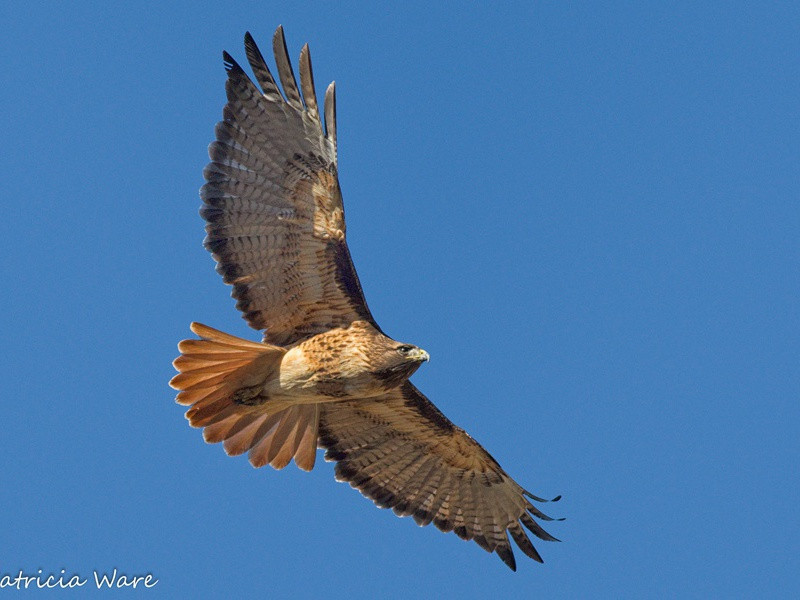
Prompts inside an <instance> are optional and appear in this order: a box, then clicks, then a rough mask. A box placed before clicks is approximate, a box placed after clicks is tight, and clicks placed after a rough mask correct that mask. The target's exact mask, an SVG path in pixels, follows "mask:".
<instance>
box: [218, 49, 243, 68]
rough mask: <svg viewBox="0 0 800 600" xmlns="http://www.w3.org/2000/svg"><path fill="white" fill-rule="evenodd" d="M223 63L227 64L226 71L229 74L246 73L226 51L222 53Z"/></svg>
mask: <svg viewBox="0 0 800 600" xmlns="http://www.w3.org/2000/svg"><path fill="white" fill-rule="evenodd" d="M222 62H223V63H224V64H225V71H226V72H227V73H232V74H239V73H244V71H243V70H242V67H240V66H239V63H237V62H236V60H235V59H234V58H233V57H232V56H231V55H230V54H228V52H227V51H225V50H223V51H222Z"/></svg>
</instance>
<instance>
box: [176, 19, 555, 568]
mask: <svg viewBox="0 0 800 600" xmlns="http://www.w3.org/2000/svg"><path fill="white" fill-rule="evenodd" d="M244 44H245V51H246V54H247V60H248V61H249V63H250V66H251V67H252V70H253V75H254V76H255V80H256V82H257V83H258V86H259V87H257V86H256V85H255V84H254V83H253V81H252V80H251V79H250V78H249V77H248V76H247V74H246V73H245V72H244V71H243V70H242V68H241V67H240V66H239V64H238V63H237V62H236V61H235V60H234V59H233V58H232V57H231V56H230V55H229V54H228V53H227V52H225V53H223V58H224V62H225V68H226V70H227V74H228V79H227V81H226V83H225V91H226V92H227V98H228V102H227V104H226V105H225V107H224V109H223V120H222V121H220V122H219V123H217V126H216V129H215V138H216V139H215V141H213V142H212V143H211V145H210V146H209V156H210V158H211V162H210V163H209V164H208V166H207V167H206V168H205V170H204V173H203V174H204V176H205V180H206V183H205V185H203V187H202V188H201V190H200V197H201V198H202V200H203V206H202V208H201V210H200V214H201V215H202V217H203V218H204V219H205V220H206V222H207V224H206V232H207V236H206V239H205V242H204V245H205V247H206V248H207V249H208V250H209V251H210V252H211V254H212V255H213V257H214V260H215V261H216V263H217V271H218V272H219V273H220V275H222V278H223V281H224V282H225V283H227V284H229V285H232V286H233V292H232V296H233V297H234V298H235V299H236V301H237V303H236V308H238V309H239V310H240V311H242V313H243V317H244V318H245V319H246V320H247V323H248V324H249V325H250V326H251V327H253V328H254V329H256V330H259V331H261V330H263V331H264V333H263V340H262V341H261V342H253V341H249V340H245V339H242V338H239V337H235V336H232V335H229V334H226V333H223V332H221V331H217V330H216V329H212V328H211V327H208V326H206V325H201V324H200V323H192V325H191V330H192V332H194V333H195V334H196V335H197V336H198V337H199V339H188V340H183V341H182V342H180V343H179V344H178V349H179V351H180V353H181V354H180V356H179V357H178V358H176V359H175V361H174V363H173V364H174V366H175V368H176V370H177V371H178V372H179V373H178V374H177V375H175V377H173V379H172V380H171V381H170V385H171V386H172V387H173V388H175V389H177V390H179V393H178V395H177V402H178V403H180V404H183V405H186V406H189V407H190V408H189V409H188V411H187V412H186V418H187V419H188V420H189V423H190V424H191V425H192V426H193V427H202V428H203V437H204V439H205V440H206V442H209V443H219V442H222V445H223V447H224V448H225V451H226V452H227V453H228V454H229V455H240V454H244V453H247V454H248V458H249V460H250V463H251V464H252V465H253V466H254V467H263V466H264V465H267V464H269V465H271V466H272V467H274V468H276V469H282V468H284V467H285V466H286V465H288V464H289V463H290V462H291V460H292V459H294V462H295V464H296V465H297V466H298V467H300V468H301V469H303V470H306V471H310V470H311V469H312V468H313V467H314V462H315V458H316V451H317V447H320V448H324V449H325V451H326V452H325V459H326V460H328V461H335V462H336V469H335V474H336V479H337V480H339V481H346V482H348V483H350V485H351V486H353V487H354V488H356V489H358V490H359V491H360V492H361V493H362V494H364V495H365V496H367V497H368V498H370V499H372V500H373V501H374V502H375V504H377V505H378V506H379V507H381V508H391V509H392V510H393V511H394V512H395V513H396V514H397V515H399V516H412V517H413V518H414V520H415V521H416V522H417V523H418V524H419V525H428V524H430V523H434V524H435V525H436V527H438V528H439V529H440V530H442V531H445V532H448V531H453V532H455V533H456V534H457V535H458V536H459V537H461V538H462V539H465V540H474V541H475V542H476V543H477V544H478V545H479V546H480V547H481V548H483V549H484V550H486V551H488V552H496V553H497V554H498V556H499V557H500V558H501V559H502V560H503V562H505V564H506V565H508V566H509V567H510V568H511V569H512V570H516V561H515V559H514V553H513V551H512V549H511V544H510V542H509V535H510V536H511V538H512V539H513V540H514V542H515V543H516V545H517V546H518V547H519V548H520V550H522V552H523V553H524V554H526V555H527V556H529V557H530V558H532V559H534V560H536V561H539V562H542V559H541V557H540V556H539V553H538V552H537V551H536V549H535V548H534V546H533V544H532V543H531V541H530V539H529V538H528V536H527V534H526V532H525V529H524V528H527V530H528V531H530V532H532V533H533V534H534V535H535V536H536V537H538V538H540V539H542V540H548V541H557V540H556V538H554V537H553V536H551V535H550V534H548V533H547V532H546V531H545V530H544V529H542V527H541V525H539V523H538V522H537V520H536V519H538V520H544V521H550V520H552V519H551V518H550V517H548V516H546V515H545V514H544V513H542V512H541V511H540V510H539V509H538V508H536V507H535V506H534V505H533V504H532V503H531V500H533V501H537V502H545V500H544V499H542V498H539V497H537V496H534V495H533V494H531V493H530V492H528V491H527V490H525V489H524V488H522V487H521V486H520V485H519V484H518V483H517V482H516V481H514V480H513V479H512V478H511V477H510V476H509V475H508V474H507V473H506V472H505V471H504V470H503V469H502V468H501V467H500V465H499V464H498V463H497V461H496V460H495V459H494V458H492V457H491V455H489V453H488V452H487V451H486V450H484V449H483V447H482V446H481V445H480V444H478V443H477V442H476V441H475V440H474V439H472V437H470V435H469V434H467V433H466V432H465V431H464V430H463V429H460V428H459V427H456V426H455V425H453V423H451V422H450V420H449V419H448V418H447V417H445V416H444V415H443V414H442V413H441V412H440V411H439V410H438V409H437V408H436V407H435V406H434V405H433V403H431V402H430V401H429V400H428V399H427V398H426V397H425V396H424V395H423V394H422V393H421V392H420V391H419V390H418V389H417V388H416V387H415V386H414V384H412V383H411V382H410V381H409V377H410V376H411V375H412V374H413V373H414V372H415V371H416V370H417V369H418V368H419V366H420V365H421V364H422V363H423V362H425V361H427V360H428V354H427V352H425V351H424V350H422V349H421V348H418V347H417V346H415V345H413V344H408V343H404V342H398V341H395V340H393V339H392V338H390V337H389V336H387V335H386V334H385V333H384V332H383V331H382V330H381V328H380V327H379V326H378V324H377V323H376V322H375V320H374V319H373V317H372V314H371V313H370V310H369V308H368V307H367V303H366V301H365V299H364V294H363V292H362V289H361V284H360V283H359V280H358V275H356V271H355V268H354V266H353V262H352V260H351V258H350V252H349V250H348V248H347V242H346V239H345V237H346V236H345V221H344V208H343V205H342V194H341V191H340V189H339V181H338V175H337V159H336V92H335V87H334V84H333V83H331V85H330V86H329V87H328V89H327V91H326V92H325V101H324V104H323V106H322V109H320V106H319V105H318V104H317V96H316V92H315V90H314V80H313V76H312V71H311V58H310V55H309V50H308V45H307V44H306V45H305V46H304V47H303V49H302V52H301V53H300V63H299V66H300V85H299V86H298V83H297V80H296V79H295V76H294V72H293V70H292V65H291V62H290V60H289V55H288V52H287V49H286V42H285V39H284V34H283V29H282V28H281V27H278V29H277V31H276V32H275V35H274V37H273V40H272V47H273V53H274V55H275V62H276V66H277V73H278V77H279V79H280V83H281V86H282V88H283V93H281V90H280V88H279V87H278V83H277V82H276V80H275V78H274V77H273V75H272V73H271V72H270V70H269V68H268V67H267V64H266V62H265V60H264V57H263V56H262V54H261V52H260V50H259V49H258V46H256V43H255V41H254V40H253V38H252V37H251V36H250V34H249V33H247V34H245V39H244ZM557 499H558V498H555V499H554V500H557ZM523 527H524V528H523Z"/></svg>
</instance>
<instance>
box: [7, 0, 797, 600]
mask: <svg viewBox="0 0 800 600" xmlns="http://www.w3.org/2000/svg"><path fill="white" fill-rule="evenodd" d="M224 4H227V3H224ZM224 4H223V3H205V4H203V3H197V2H184V3H163V2H160V3H151V4H139V5H138V6H131V5H127V4H126V5H121V6H114V7H110V6H109V3H99V2H98V3H86V2H78V3H60V4H58V3H50V2H48V3H39V2H25V3H22V2H11V3H6V4H5V5H4V8H2V9H0V13H2V14H0V17H2V22H3V23H4V27H3V39H2V41H0V52H2V55H0V58H2V64H3V76H2V89H0V99H1V101H0V108H1V109H2V115H3V117H2V119H3V138H4V139H3V145H4V152H3V167H4V185H3V191H2V196H3V207H4V216H5V218H6V227H5V230H4V232H3V235H2V236H0V251H2V256H3V261H2V281H3V284H2V288H0V308H1V309H2V312H1V313H0V314H2V315H3V316H2V332H3V345H4V348H5V351H4V352H3V356H4V358H3V360H2V365H1V366H0V369H1V370H2V379H1V380H0V381H2V383H0V386H2V387H1V388H0V394H1V397H2V406H3V409H4V416H3V419H2V422H3V426H2V434H1V435H0V453H2V456H3V457H4V460H3V467H2V485H0V514H2V526H0V573H16V572H17V571H18V570H19V569H23V570H24V571H25V572H27V573H35V572H36V571H37V570H38V569H43V571H44V572H45V573H50V572H53V573H59V571H60V569H65V570H66V571H67V573H68V574H69V573H78V574H81V575H83V576H87V575H90V574H91V572H92V570H94V569H99V570H109V569H111V568H112V567H117V568H119V569H120V570H121V571H123V572H126V573H129V574H136V573H147V572H150V573H153V574H154V576H156V577H157V578H158V579H159V583H158V584H157V586H156V587H155V588H153V589H151V590H147V591H143V592H142V593H141V594H137V595H141V596H142V597H151V598H156V597H181V596H182V597H187V598H188V597H198V598H200V597H218V598H219V597H223V595H224V594H228V593H231V594H233V593H234V592H236V593H239V594H242V595H243V596H244V597H248V596H250V597H266V598H285V597H298V596H299V597H304V596H312V595H313V596H317V597H325V598H369V597H381V598H392V597H403V596H406V597H407V596H408V595H409V594H411V593H412V592H418V593H419V594H420V595H427V596H432V595H436V596H439V597H444V598H447V597H450V598H464V597H481V596H482V597H512V596H516V597H526V596H529V595H533V594H536V595H539V596H541V597H548V598H575V597H584V598H586V597H605V598H617V597H628V598H641V597H658V596H672V597H682V598H688V597H697V598H707V597H725V598H733V597H754V596H761V597H767V596H768V597H797V595H798V594H800V586H799V585H798V580H799V578H798V575H797V573H800V564H799V563H800V559H798V556H800V541H799V540H800V536H799V535H798V533H799V532H800V517H799V516H798V515H799V513H800V511H798V505H800V488H799V486H800V484H798V465H800V451H799V448H800V442H799V441H798V437H799V436H800V419H799V418H798V417H800V408H799V407H798V401H800V376H799V372H800V362H799V361H798V359H799V358H800V308H799V307H798V298H799V297H800V272H799V270H798V264H800V241H799V240H800V178H799V177H798V172H799V171H798V167H799V166H800V118H799V117H798V114H799V113H798V110H799V109H798V106H800V83H799V82H800V58H799V57H800V36H798V35H797V32H798V30H799V29H800V9H798V7H797V6H798V5H797V3H790V2H786V3H756V4H757V6H755V7H754V6H753V3H740V4H737V3H725V5H724V6H723V3H717V6H716V7H714V8H698V7H697V6H695V3H677V4H676V3H668V4H669V6H668V7H666V6H661V4H662V3H641V2H629V3H612V4H611V5H607V6H602V7H600V6H596V7H593V8H587V7H577V6H566V5H564V3H552V5H547V6H544V5H539V4H535V3H531V2H520V3H517V4H516V5H515V6H514V5H512V4H504V6H503V7H498V6H497V5H493V6H492V7H485V8H476V7H475V6H471V7H468V6H467V5H464V4H461V3H453V4H437V3H430V2H425V3H419V4H418V5H413V4H414V3H411V4H408V6H409V7H408V8H405V9H403V10H398V9H386V8H376V7H374V6H372V5H371V4H367V3H365V4H361V5H350V6H347V3H344V4H342V3H319V4H316V5H315V4H310V3H309V4H306V3H302V4H301V3H281V4H272V3H268V2H250V3H236V4H235V6H233V7H226V6H224ZM278 24H283V25H284V27H285V28H286V33H287V38H288V42H289V46H290V50H291V54H292V56H293V57H296V56H297V55H298V54H299V51H300V47H301V46H302V44H303V43H304V42H306V41H308V42H310V44H311V50H312V56H313V58H314V72H315V75H316V79H317V88H318V89H324V86H325V85H327V83H328V82H329V81H330V80H332V79H336V81H337V90H338V114H339V166H340V174H341V184H342V189H343V192H344V198H345V205H346V209H347V217H348V236H349V242H350V248H351V251H352V254H353V258H354V262H355V264H356V267H357V269H358V272H359V274H360V277H361V281H362V283H363V287H364V289H365V293H366V296H367V300H368V302H369V304H370V307H371V308H372V312H373V313H374V315H375V316H376V318H377V320H378V322H379V323H380V324H381V326H382V327H383V329H384V330H385V331H387V332H388V333H389V334H390V335H392V336H393V337H395V338H397V339H402V340H404V341H410V342H413V343H416V344H418V345H420V346H421V347H423V348H425V349H426V350H428V351H429V352H430V354H431V356H432V360H431V362H430V363H428V364H426V365H424V367H423V368H422V369H421V370H420V371H419V372H418V373H417V374H416V375H415V376H414V381H415V383H417V385H418V386H419V387H420V388H421V389H422V390H423V391H424V392H425V393H426V394H427V395H428V396H429V397H430V398H431V399H432V400H433V401H434V402H435V403H436V404H437V405H438V406H439V407H440V408H441V409H442V410H443V411H444V412H445V413H446V414H447V415H448V416H449V417H450V418H451V419H452V420H453V421H454V422H456V423H457V424H459V425H461V426H462V427H464V428H465V429H467V430H468V431H469V432H471V433H472V435H473V436H474V437H475V438H476V439H477V440H478V441H480V442H481V443H482V444H483V445H484V446H486V448H487V449H488V450H489V451H490V452H491V453H492V454H493V455H494V456H495V457H496V458H497V459H498V460H499V461H500V463H501V464H502V465H503V466H504V467H505V468H506V470H508V471H509V473H510V474H511V475H512V476H514V477H515V478H516V479H517V480H518V481H519V482H520V483H521V484H523V485H524V486H525V487H527V488H528V489H530V490H532V491H533V492H535V493H538V494H541V495H544V496H554V495H556V494H563V496H564V499H563V500H562V501H561V502H559V503H557V504H555V505H551V506H547V507H546V508H547V511H548V512H551V513H553V514H554V516H558V517H562V516H563V517H566V518H567V519H566V521H564V522H562V523H557V524H553V525H552V526H551V527H549V530H550V531H551V532H552V533H553V534H554V535H556V536H557V537H559V538H561V539H563V540H564V542H563V543H560V544H554V543H544V542H540V543H539V544H537V547H538V549H539V550H540V552H541V554H542V555H543V557H544V559H545V564H544V565H538V564H535V563H533V562H531V561H527V560H526V559H524V558H523V557H522V556H521V553H519V552H517V556H518V563H519V570H518V572H517V573H512V572H510V571H508V569H506V567H505V566H504V565H503V564H502V563H501V562H500V560H498V559H497V558H496V557H495V556H490V555H488V554H486V553H485V552H483V551H482V550H481V549H480V548H478V547H477V546H476V545H475V544H467V543H465V542H462V541H461V540H459V539H458V538H456V536H454V535H452V534H448V535H445V534H442V533H439V532H438V531H436V530H435V529H433V528H432V527H428V528H425V529H421V528H419V527H417V526H416V525H415V524H414V523H413V522H412V521H411V520H409V519H398V518H397V517H395V516H394V515H393V514H392V513H390V512H388V511H381V510H378V509H377V508H375V507H374V506H373V505H372V503H371V502H370V501H368V500H366V499H364V498H362V497H361V496H360V495H359V494H358V493H357V492H355V491H354V490H352V489H350V488H349V487H348V486H347V485H344V484H338V483H335V482H334V480H333V468H332V465H330V464H327V463H324V462H322V461H320V462H319V463H318V466H317V468H316V469H315V470H314V471H313V472H312V473H311V474H306V473H302V472H300V471H299V470H297V469H296V468H294V466H293V465H292V466H290V467H289V468H287V469H286V470H284V471H282V472H276V471H273V470H272V469H270V468H265V469H261V470H258V471H256V470H254V469H253V468H252V467H250V466H249V464H248V463H247V461H246V460H245V458H243V457H239V458H229V457H227V456H225V454H224V452H223V450H222V448H221V447H219V446H209V445H206V444H204V443H203V441H202V437H201V434H200V432H199V431H197V430H193V429H191V428H190V427H188V425H187V423H186V422H185V420H184V417H183V412H184V409H183V408H182V407H180V406H178V405H176V404H175V403H174V392H173V391H172V390H171V389H170V388H169V387H168V386H167V381H168V380H169V379H170V377H171V376H172V374H173V369H172V366H171V364H170V363H171V361H172V359H173V358H174V357H175V355H176V343H177V342H178V340H180V339H182V338H184V337H188V336H189V330H188V325H189V322H190V321H192V320H198V321H201V322H204V323H207V324H209V325H211V326H214V327H218V328H220V329H224V330H226V331H230V332H232V333H235V334H238V335H244V336H249V337H251V339H257V338H258V334H256V333H255V332H251V331H249V330H248V328H247V327H246V324H245V323H244V321H242V320H241V319H240V317H239V314H238V313H237V312H236V311H235V309H234V303H233V301H232V300H231V299H230V298H229V293H230V288H227V287H226V286H224V285H223V284H222V282H221V279H220V278H219V276H218V275H217V274H216V273H215V272H214V269H213V262H212V259H211V257H210V256H209V255H208V253H207V252H206V251H205V250H204V249H203V248H202V245H201V242H202V239H203V222H202V220H201V219H200V217H199V216H198V214H197V209H198V207H199V205H200V201H199V198H198V195H197V190H198V188H199V187H200V185H201V184H202V175H201V172H202V169H203V166H204V165H205V164H206V162H207V154H206V147H207V145H208V143H209V142H210V140H211V139H212V135H213V127H214V124H215V122H216V121H217V120H219V118H220V116H221V109H222V105H223V103H224V90H223V83H224V79H225V74H224V69H223V65H222V59H221V53H222V50H223V49H227V50H228V51H229V52H231V54H232V55H233V56H234V57H236V58H237V59H239V60H242V62H244V61H243V58H244V51H243V47H242V37H243V34H244V32H245V31H246V30H250V31H251V32H252V33H253V35H254V36H255V37H256V39H257V40H260V41H261V45H262V46H264V47H267V48H268V47H269V40H270V37H271V35H272V32H273V30H274V28H275V26H277V25H278ZM89 591H91V590H89ZM81 592H84V593H87V590H86V589H82V590H81ZM14 593H16V592H14ZM39 593H41V594H45V592H39ZM35 594H36V592H34V593H32V594H31V595H35ZM11 595H12V594H9V597H10V596H11ZM62 595H63V596H65V597H67V596H70V595H72V596H74V597H78V596H79V595H80V592H74V593H72V594H69V593H65V594H62ZM87 595H88V594H87ZM92 595H93V596H98V595H100V594H99V593H97V592H95V593H94V594H92Z"/></svg>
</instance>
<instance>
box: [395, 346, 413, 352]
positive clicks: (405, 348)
mask: <svg viewBox="0 0 800 600" xmlns="http://www.w3.org/2000/svg"><path fill="white" fill-rule="evenodd" d="M413 348H414V346H409V345H408V344H403V345H402V346H398V348H397V351H398V352H399V353H400V354H408V353H409V352H411V350H413Z"/></svg>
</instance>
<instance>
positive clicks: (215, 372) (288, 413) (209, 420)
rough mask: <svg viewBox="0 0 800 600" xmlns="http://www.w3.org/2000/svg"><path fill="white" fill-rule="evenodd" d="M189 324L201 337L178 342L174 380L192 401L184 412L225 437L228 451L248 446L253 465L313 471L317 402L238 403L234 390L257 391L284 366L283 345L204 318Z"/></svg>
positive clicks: (208, 436)
mask: <svg viewBox="0 0 800 600" xmlns="http://www.w3.org/2000/svg"><path fill="white" fill-rule="evenodd" d="M191 330H192V331H193V332H194V333H196V334H197V335H199V336H200V337H201V339H199V340H183V341H182V342H180V343H179V344H178V349H179V350H180V351H181V356H179V357H178V358H176V359H175V361H174V362H173V365H174V366H175V368H176V370H178V371H179V373H178V374H177V375H175V377H173V378H172V380H171V381H170V385H171V386H172V387H173V388H175V389H177V390H180V391H179V393H178V396H177V398H176V400H177V402H178V403H179V404H183V405H186V406H189V407H190V408H189V410H187V412H186V418H187V419H188V420H189V423H190V425H192V426H193V427H203V428H204V431H203V438H204V439H205V440H206V441H207V442H209V443H219V442H222V443H223V447H224V448H225V452H226V453H228V454H230V455H233V456H235V455H239V454H244V453H245V452H248V451H249V460H250V462H251V463H252V465H253V466H254V467H262V466H264V465H266V464H270V465H272V466H273V467H274V468H276V469H282V468H284V467H285V466H286V465H288V464H289V462H291V460H292V458H293V457H294V459H295V463H296V464H297V466H298V467H300V468H301V469H304V470H306V471H310V470H311V469H312V468H313V467H314V461H315V457H316V449H317V437H318V427H319V407H318V406H317V405H314V404H298V405H296V404H288V403H286V402H285V401H279V400H269V399H268V398H264V402H257V403H254V404H253V405H250V403H248V404H247V405H245V404H239V403H237V402H235V401H234V399H233V398H234V395H236V393H237V392H238V391H239V390H241V389H255V390H256V393H257V390H259V389H260V388H261V387H262V386H263V385H264V384H265V383H266V382H267V381H268V380H269V379H270V378H271V377H277V376H278V375H279V372H280V370H279V369H280V362H281V359H282V358H283V355H284V353H285V350H284V349H283V348H280V347H278V346H271V345H269V344H263V343H258V342H251V341H249V340H244V339H241V338H238V337H235V336H232V335H230V334H227V333H223V332H221V331H217V330H216V329H213V328H211V327H208V326H206V325H202V324H200V323H192V325H191Z"/></svg>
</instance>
